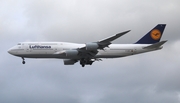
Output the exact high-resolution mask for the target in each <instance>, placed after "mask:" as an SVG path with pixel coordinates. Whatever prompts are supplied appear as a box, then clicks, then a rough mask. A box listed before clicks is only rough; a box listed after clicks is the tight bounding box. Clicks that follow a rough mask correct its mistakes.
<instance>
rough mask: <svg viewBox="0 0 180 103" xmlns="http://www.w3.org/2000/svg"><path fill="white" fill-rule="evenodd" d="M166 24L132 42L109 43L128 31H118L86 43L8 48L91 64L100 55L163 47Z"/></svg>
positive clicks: (23, 53) (16, 52)
mask: <svg viewBox="0 0 180 103" xmlns="http://www.w3.org/2000/svg"><path fill="white" fill-rule="evenodd" d="M165 27H166V24H158V25H157V26H155V27H154V28H153V29H152V30H151V31H149V32H148V33H147V34H146V35H144V36H143V37H142V38H141V39H140V40H138V41H137V42H136V43H134V44H112V41H114V40H115V39H117V38H119V37H121V36H123V35H124V34H126V33H128V32H129V31H130V30H128V31H125V32H121V33H118V34H116V35H113V36H110V37H108V38H105V39H102V40H99V41H95V42H90V43H85V44H77V43H67V42H21V43H18V44H17V45H15V46H14V47H12V48H10V49H9V50H8V53H10V54H12V55H14V56H18V57H21V58H22V63H23V64H25V58H58V59H63V60H64V64H65V65H73V64H75V63H76V62H78V61H79V62H80V64H81V65H82V67H84V66H85V65H91V64H92V63H93V62H94V61H99V60H101V58H119V57H125V56H131V55H135V54H140V53H145V52H150V51H155V50H160V49H162V45H163V44H164V43H165V42H166V40H165V41H160V39H161V37H162V34H163V31H164V29H165Z"/></svg>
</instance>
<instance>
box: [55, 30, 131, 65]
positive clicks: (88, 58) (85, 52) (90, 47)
mask: <svg viewBox="0 0 180 103" xmlns="http://www.w3.org/2000/svg"><path fill="white" fill-rule="evenodd" d="M129 31H130V30H128V31H125V32H121V33H118V34H116V35H113V36H110V37H108V38H105V39H102V40H99V41H97V42H91V43H86V44H85V46H84V47H81V48H77V49H74V50H65V51H63V52H58V54H62V55H67V53H70V54H71V55H76V56H79V59H65V60H64V64H65V65H73V64H74V63H76V62H78V61H80V64H81V65H82V66H83V67H84V66H85V65H91V64H92V63H93V62H94V61H99V59H96V58H94V57H95V55H96V54H97V53H98V49H104V48H105V47H108V46H109V45H110V44H111V42H112V41H113V40H115V39H117V38H119V37H121V36H123V35H124V34H126V33H128V32H129ZM93 59H94V60H93Z"/></svg>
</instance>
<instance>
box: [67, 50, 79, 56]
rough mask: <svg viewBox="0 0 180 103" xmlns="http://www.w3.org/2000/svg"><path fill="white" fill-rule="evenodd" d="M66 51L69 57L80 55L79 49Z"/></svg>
mask: <svg viewBox="0 0 180 103" xmlns="http://www.w3.org/2000/svg"><path fill="white" fill-rule="evenodd" d="M64 53H65V54H66V56H67V57H74V56H77V55H78V51H77V50H65V51H64Z"/></svg>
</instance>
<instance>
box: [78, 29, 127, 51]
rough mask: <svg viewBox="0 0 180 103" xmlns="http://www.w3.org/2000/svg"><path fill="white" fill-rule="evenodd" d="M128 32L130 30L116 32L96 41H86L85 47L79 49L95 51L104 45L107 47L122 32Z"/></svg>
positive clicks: (121, 34) (122, 33)
mask: <svg viewBox="0 0 180 103" xmlns="http://www.w3.org/2000/svg"><path fill="white" fill-rule="evenodd" d="M128 32H130V30H128V31H125V32H121V33H118V34H116V35H113V36H110V37H108V38H105V39H102V40H99V41H97V42H92V43H86V45H85V47H82V48H80V50H87V51H92V50H93V51H97V49H104V48H105V47H108V46H109V45H110V44H111V42H112V41H114V40H115V39H117V38H119V37H121V36H123V35H124V34H126V33H128Z"/></svg>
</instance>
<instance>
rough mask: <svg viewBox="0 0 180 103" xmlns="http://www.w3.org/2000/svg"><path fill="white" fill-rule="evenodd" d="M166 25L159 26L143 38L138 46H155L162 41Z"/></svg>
mask: <svg viewBox="0 0 180 103" xmlns="http://www.w3.org/2000/svg"><path fill="white" fill-rule="evenodd" d="M165 27H166V24H158V25H157V26H156V27H154V28H153V29H152V30H151V31H149V32H148V33H147V34H146V35H145V36H143V37H142V38H141V39H140V40H139V41H137V42H136V44H154V43H157V42H159V41H160V39H161V37H162V34H163V31H164V29H165Z"/></svg>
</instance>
